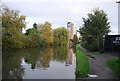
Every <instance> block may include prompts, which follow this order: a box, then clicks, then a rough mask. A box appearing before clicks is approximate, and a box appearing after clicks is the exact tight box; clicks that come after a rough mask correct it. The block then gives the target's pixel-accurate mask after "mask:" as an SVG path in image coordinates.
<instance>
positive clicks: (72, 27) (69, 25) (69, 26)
mask: <svg viewBox="0 0 120 81" xmlns="http://www.w3.org/2000/svg"><path fill="white" fill-rule="evenodd" d="M67 29H68V30H69V32H70V36H69V37H70V39H73V36H74V34H75V25H74V23H72V22H67Z"/></svg>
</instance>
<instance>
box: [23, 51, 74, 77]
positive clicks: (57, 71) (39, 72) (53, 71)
mask: <svg viewBox="0 0 120 81" xmlns="http://www.w3.org/2000/svg"><path fill="white" fill-rule="evenodd" d="M68 54H69V55H68V60H67V61H66V62H57V61H56V60H54V61H50V64H49V67H48V68H44V67H42V66H41V63H40V61H37V62H36V65H35V69H31V64H28V63H26V62H25V59H24V58H23V59H21V61H22V63H21V65H22V66H23V68H25V70H24V76H23V78H24V79H75V66H76V60H75V54H73V51H72V49H69V52H68ZM44 60H45V59H44ZM51 60H52V59H51ZM71 62H72V63H71ZM66 63H68V66H66Z"/></svg>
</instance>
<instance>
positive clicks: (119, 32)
mask: <svg viewBox="0 0 120 81" xmlns="http://www.w3.org/2000/svg"><path fill="white" fill-rule="evenodd" d="M116 3H118V34H119V35H120V1H118V2H116Z"/></svg>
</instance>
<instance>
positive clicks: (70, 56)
mask: <svg viewBox="0 0 120 81" xmlns="http://www.w3.org/2000/svg"><path fill="white" fill-rule="evenodd" d="M2 54H3V55H2V63H3V64H2V65H3V66H2V68H3V69H2V78H3V79H75V67H76V58H75V53H74V50H73V49H72V48H68V47H66V46H61V47H46V48H45V47H44V48H29V49H22V50H12V51H3V53H2Z"/></svg>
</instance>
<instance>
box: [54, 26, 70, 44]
mask: <svg viewBox="0 0 120 81" xmlns="http://www.w3.org/2000/svg"><path fill="white" fill-rule="evenodd" d="M68 41H69V31H68V30H67V29H66V28H65V27H61V28H57V29H54V45H66V44H68Z"/></svg>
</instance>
